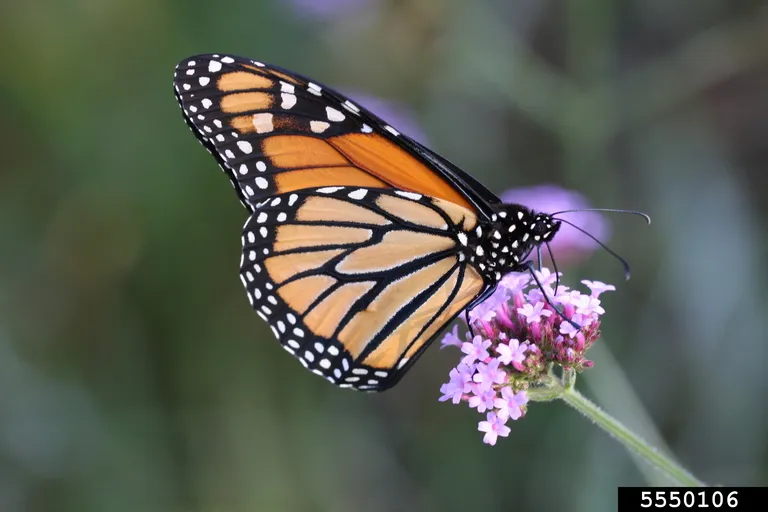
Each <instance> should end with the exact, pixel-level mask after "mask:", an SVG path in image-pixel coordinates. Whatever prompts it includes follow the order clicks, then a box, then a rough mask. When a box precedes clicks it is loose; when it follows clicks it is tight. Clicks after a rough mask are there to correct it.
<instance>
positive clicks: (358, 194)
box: [348, 188, 368, 201]
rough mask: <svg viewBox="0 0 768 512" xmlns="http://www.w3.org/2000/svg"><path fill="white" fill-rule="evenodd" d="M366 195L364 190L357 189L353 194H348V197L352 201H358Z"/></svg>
mask: <svg viewBox="0 0 768 512" xmlns="http://www.w3.org/2000/svg"><path fill="white" fill-rule="evenodd" d="M367 193H368V191H367V190H365V189H364V188H359V189H357V190H355V191H353V192H350V193H349V194H348V195H349V197H351V198H352V199H357V200H358V201H359V200H360V199H362V198H364V197H365V195H366V194H367Z"/></svg>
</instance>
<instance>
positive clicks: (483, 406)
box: [468, 386, 498, 412]
mask: <svg viewBox="0 0 768 512" xmlns="http://www.w3.org/2000/svg"><path fill="white" fill-rule="evenodd" d="M474 392H475V394H474V395H472V396H471V397H469V400H468V403H469V406H470V407H471V408H473V409H477V412H485V411H487V410H488V409H493V407H494V405H495V404H496V399H497V397H498V393H497V392H496V390H495V389H493V388H489V389H483V390H481V389H480V386H474Z"/></svg>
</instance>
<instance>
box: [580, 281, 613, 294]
mask: <svg viewBox="0 0 768 512" xmlns="http://www.w3.org/2000/svg"><path fill="white" fill-rule="evenodd" d="M582 283H584V284H585V285H587V288H589V289H590V290H592V296H593V297H599V296H600V294H601V293H604V292H613V291H616V287H615V286H613V285H612V284H605V283H601V282H600V281H588V280H586V279H585V280H583V281H582Z"/></svg>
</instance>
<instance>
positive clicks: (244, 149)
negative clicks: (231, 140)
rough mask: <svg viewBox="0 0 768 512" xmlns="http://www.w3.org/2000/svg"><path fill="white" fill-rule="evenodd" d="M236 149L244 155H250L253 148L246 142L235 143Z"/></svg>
mask: <svg viewBox="0 0 768 512" xmlns="http://www.w3.org/2000/svg"><path fill="white" fill-rule="evenodd" d="M237 147H239V148H240V151H242V152H243V153H245V154H246V155H250V154H251V153H252V152H253V146H251V143H250V142H248V141H247V140H239V141H237Z"/></svg>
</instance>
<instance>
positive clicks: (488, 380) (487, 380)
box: [472, 359, 507, 390]
mask: <svg viewBox="0 0 768 512" xmlns="http://www.w3.org/2000/svg"><path fill="white" fill-rule="evenodd" d="M472 380H473V381H474V382H475V383H477V385H478V386H477V389H480V390H486V389H490V388H492V387H493V385H494V384H504V383H505V382H506V380H507V374H506V373H504V370H499V360H498V359H491V361H490V362H489V363H488V364H485V363H478V364H477V372H476V373H475V374H474V375H473V376H472Z"/></svg>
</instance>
